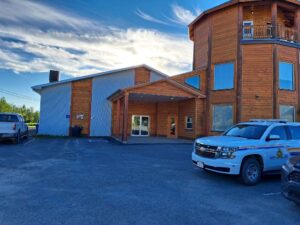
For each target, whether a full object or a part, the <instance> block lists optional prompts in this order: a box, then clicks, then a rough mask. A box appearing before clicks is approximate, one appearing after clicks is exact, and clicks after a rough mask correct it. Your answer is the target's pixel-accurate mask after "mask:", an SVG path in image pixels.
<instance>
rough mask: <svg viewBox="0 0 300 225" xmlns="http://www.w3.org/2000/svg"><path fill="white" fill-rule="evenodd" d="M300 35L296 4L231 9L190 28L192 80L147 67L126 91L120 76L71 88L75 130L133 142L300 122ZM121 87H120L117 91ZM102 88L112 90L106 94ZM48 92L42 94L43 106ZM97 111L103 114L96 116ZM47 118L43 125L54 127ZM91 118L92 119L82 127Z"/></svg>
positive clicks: (290, 0) (244, 3)
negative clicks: (262, 122) (257, 123)
mask: <svg viewBox="0 0 300 225" xmlns="http://www.w3.org/2000/svg"><path fill="white" fill-rule="evenodd" d="M299 31H300V3H299V2H298V1H296V0H232V1H228V2H226V3H224V4H222V5H219V6H217V7H215V8H212V9H209V10H207V11H205V12H203V13H202V14H201V15H199V17H198V18H196V19H195V20H194V21H193V22H192V23H191V24H190V25H189V34H190V39H191V40H192V41H193V43H194V58H193V71H192V72H188V73H185V74H180V75H177V76H172V77H165V76H163V75H162V74H161V73H159V72H157V71H155V70H153V69H151V68H149V67H145V66H141V67H137V68H133V69H134V71H135V72H134V74H135V75H134V76H133V79H131V78H130V79H129V78H128V79H127V80H132V81H130V82H128V84H126V85H125V86H124V85H123V84H124V82H125V81H122V82H121V79H122V77H124V76H116V75H114V76H111V77H110V78H109V79H108V80H109V83H106V81H105V80H102V78H101V77H102V76H97V77H100V78H101V79H100V78H97V79H99V81H98V83H97V84H96V83H95V81H94V80H93V81H92V80H91V79H90V78H91V77H90V76H88V77H86V78H84V77H83V78H80V79H79V80H76V81H74V80H71V81H70V83H72V85H71V86H70V90H71V92H70V93H71V96H70V100H68V101H69V102H70V104H71V106H68V107H69V108H70V110H66V111H67V112H70V113H69V114H70V116H69V117H70V122H69V126H71V125H72V126H73V125H78V124H79V125H82V126H84V133H85V134H87V135H90V136H99V134H106V135H107V134H109V135H112V136H114V137H116V138H118V139H120V140H122V141H123V142H126V141H127V138H128V136H164V137H169V138H189V139H193V138H196V137H198V136H205V135H213V134H220V132H223V131H224V130H226V129H227V128H228V127H230V126H231V125H233V124H235V123H238V122H242V121H248V120H249V119H254V118H260V119H271V118H282V119H287V120H289V121H299V119H300V114H299V113H300V110H299V106H300V90H299V89H300V79H299V78H300V76H299V73H300V68H299V60H300V54H299V49H300V34H299ZM131 69H132V68H131ZM151 71H152V72H151ZM108 74H110V73H109V72H108ZM113 74H114V73H113ZM153 74H156V77H157V79H153V78H152V76H153ZM113 77H114V78H113ZM92 78H93V79H95V77H92ZM112 81H114V82H112ZM115 82H116V83H119V84H120V85H118V86H111V85H109V84H113V83H115ZM59 84H60V82H58V83H57V84H55V85H56V86H57V85H59ZM121 84H122V85H121ZM101 85H102V86H101ZM100 86H101V87H103V90H104V89H107V88H108V87H109V90H108V91H106V92H105V93H102V92H101V90H102V89H101V88H99V87H100ZM44 87H47V85H44V86H43V85H42V86H38V87H35V88H34V89H35V90H36V91H38V92H39V93H41V95H42V99H43V90H42V89H43V88H44ZM51 87H53V85H51ZM44 89H45V88H44ZM57 98H59V95H58V96H57ZM97 99H101V101H100V100H99V101H98V100H97ZM66 101H67V100H66ZM63 105H66V104H63ZM91 105H92V106H95V107H94V108H95V110H92V111H89V110H90V108H91ZM104 106H105V107H106V109H107V110H106V111H103V110H102V108H104ZM92 108H93V107H92ZM45 111H46V110H44V111H43V110H42V111H41V114H42V117H43V118H45V120H47V121H51V120H49V118H48V117H47V116H45V115H47V112H45ZM84 111H86V112H89V114H88V113H87V115H86V117H84V119H83V120H81V118H79V117H78V115H82V114H84V113H83V112H84ZM103 113H104V114H103ZM102 114H103V115H105V116H102ZM94 117H96V118H98V119H97V120H94ZM108 118H109V119H108ZM101 121H105V123H104V122H102V123H100V122H101ZM107 121H108V122H107ZM108 123H109V124H108ZM101 124H103V125H101ZM104 124H105V126H104ZM41 126H42V125H41ZM42 127H43V126H42ZM104 127H105V128H106V131H105V132H102V130H104ZM108 128H109V129H110V130H108ZM100 136H103V135H100Z"/></svg>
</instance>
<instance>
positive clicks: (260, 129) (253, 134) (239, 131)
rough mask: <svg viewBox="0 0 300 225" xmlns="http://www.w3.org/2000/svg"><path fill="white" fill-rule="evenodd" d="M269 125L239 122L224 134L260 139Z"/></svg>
mask: <svg viewBox="0 0 300 225" xmlns="http://www.w3.org/2000/svg"><path fill="white" fill-rule="evenodd" d="M267 128H268V127H267V126H261V125H245V124H239V125H236V126H234V127H233V128H231V129H230V130H228V131H227V132H226V133H225V134H224V135H225V136H231V137H242V138H247V139H260V138H261V136H262V135H263V134H264V133H265V131H266V129H267Z"/></svg>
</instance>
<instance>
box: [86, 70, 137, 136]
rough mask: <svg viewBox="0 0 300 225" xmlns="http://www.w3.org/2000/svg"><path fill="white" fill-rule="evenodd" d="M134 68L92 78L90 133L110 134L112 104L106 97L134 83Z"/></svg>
mask: <svg viewBox="0 0 300 225" xmlns="http://www.w3.org/2000/svg"><path fill="white" fill-rule="evenodd" d="M134 78H135V75H134V70H130V71H126V72H120V73H116V74H112V75H108V76H103V77H97V78H94V79H93V91H92V110H91V112H92V115H91V116H92V118H91V130H90V135H91V136H94V137H100V136H111V119H112V104H111V102H110V101H109V100H107V97H109V96H110V95H111V94H113V93H114V92H116V91H117V90H119V89H123V88H127V87H131V86H133V85H134Z"/></svg>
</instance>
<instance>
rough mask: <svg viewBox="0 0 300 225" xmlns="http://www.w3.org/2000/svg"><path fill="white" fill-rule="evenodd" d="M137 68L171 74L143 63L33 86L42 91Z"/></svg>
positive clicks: (165, 75)
mask: <svg viewBox="0 0 300 225" xmlns="http://www.w3.org/2000/svg"><path fill="white" fill-rule="evenodd" d="M137 68H146V69H148V70H150V71H152V72H155V73H157V74H158V75H160V76H161V77H162V78H163V79H165V78H168V77H169V76H168V75H167V74H165V73H162V72H160V71H158V70H156V69H154V68H152V67H150V66H148V65H146V64H142V65H137V66H131V67H126V68H121V69H116V70H110V71H106V72H101V73H96V74H91V75H87V76H81V77H76V78H72V79H66V80H62V81H58V82H53V83H47V84H42V85H36V86H33V87H31V88H32V89H33V90H34V91H35V92H37V93H40V92H41V90H42V89H43V88H47V87H52V86H56V85H61V84H67V83H71V82H75V81H80V80H86V79H92V78H96V77H101V76H108V75H113V74H115V73H119V72H124V71H128V70H134V69H137Z"/></svg>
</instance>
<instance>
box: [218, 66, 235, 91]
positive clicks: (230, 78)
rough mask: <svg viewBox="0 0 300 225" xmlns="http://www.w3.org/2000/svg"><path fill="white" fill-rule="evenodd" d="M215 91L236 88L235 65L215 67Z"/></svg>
mask: <svg viewBox="0 0 300 225" xmlns="http://www.w3.org/2000/svg"><path fill="white" fill-rule="evenodd" d="M214 70H215V74H214V90H226V89H233V88H234V63H224V64H216V65H215V68H214Z"/></svg>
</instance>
